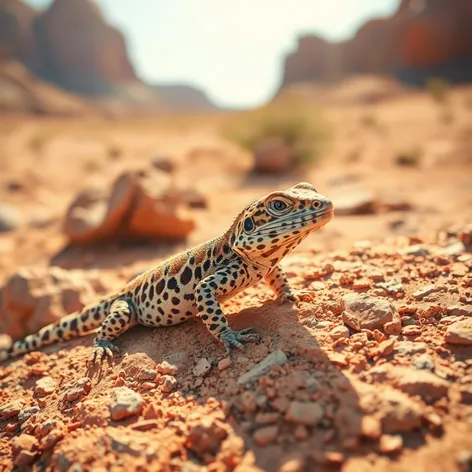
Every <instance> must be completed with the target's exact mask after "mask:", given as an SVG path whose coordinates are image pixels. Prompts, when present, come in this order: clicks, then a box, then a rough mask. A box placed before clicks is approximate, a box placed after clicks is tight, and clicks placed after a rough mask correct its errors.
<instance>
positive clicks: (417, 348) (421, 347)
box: [395, 341, 427, 356]
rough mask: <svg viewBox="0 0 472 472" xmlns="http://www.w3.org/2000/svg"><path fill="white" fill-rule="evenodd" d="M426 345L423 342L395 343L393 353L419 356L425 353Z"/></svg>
mask: <svg viewBox="0 0 472 472" xmlns="http://www.w3.org/2000/svg"><path fill="white" fill-rule="evenodd" d="M426 347H427V346H426V344H425V343H423V342H419V343H415V342H413V341H397V343H396V344H395V352H398V353H399V354H402V355H404V356H406V355H409V354H419V353H422V352H426Z"/></svg>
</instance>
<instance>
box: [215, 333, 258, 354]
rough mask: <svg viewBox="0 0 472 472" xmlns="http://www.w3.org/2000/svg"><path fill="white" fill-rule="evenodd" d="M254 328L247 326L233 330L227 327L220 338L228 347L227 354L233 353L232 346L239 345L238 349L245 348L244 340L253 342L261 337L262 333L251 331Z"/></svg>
mask: <svg viewBox="0 0 472 472" xmlns="http://www.w3.org/2000/svg"><path fill="white" fill-rule="evenodd" d="M250 331H252V328H246V329H243V330H241V331H233V330H232V329H227V330H225V331H224V332H223V333H221V335H220V340H221V341H222V342H223V344H224V345H225V348H226V354H230V353H231V348H233V347H237V348H238V349H242V350H244V345H243V344H242V343H243V342H252V341H257V340H259V339H260V335H258V334H256V333H250Z"/></svg>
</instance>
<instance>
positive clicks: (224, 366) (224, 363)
mask: <svg viewBox="0 0 472 472" xmlns="http://www.w3.org/2000/svg"><path fill="white" fill-rule="evenodd" d="M231 364H232V360H231V359H230V358H229V357H225V358H224V359H221V361H220V362H218V370H225V369H227V368H228V367H229V366H230V365H231Z"/></svg>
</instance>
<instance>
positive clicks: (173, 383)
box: [162, 375, 177, 393]
mask: <svg viewBox="0 0 472 472" xmlns="http://www.w3.org/2000/svg"><path fill="white" fill-rule="evenodd" d="M176 387H177V379H176V378H175V377H173V376H172V375H164V383H163V384H162V391H163V392H166V393H169V392H172V391H173V390H175V388H176Z"/></svg>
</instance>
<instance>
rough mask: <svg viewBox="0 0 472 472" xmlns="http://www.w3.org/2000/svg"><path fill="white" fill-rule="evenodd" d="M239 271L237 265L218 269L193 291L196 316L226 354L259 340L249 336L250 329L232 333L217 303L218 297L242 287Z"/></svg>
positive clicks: (257, 337) (255, 335)
mask: <svg viewBox="0 0 472 472" xmlns="http://www.w3.org/2000/svg"><path fill="white" fill-rule="evenodd" d="M240 270H241V266H240V265H239V264H233V265H230V266H228V267H226V268H223V269H220V270H218V271H216V272H215V273H214V274H212V275H209V276H208V277H206V278H205V279H203V280H202V281H201V282H200V283H199V284H198V285H197V287H196V289H195V296H196V299H197V306H198V316H199V317H200V318H201V319H202V320H203V322H204V323H205V326H206V327H207V329H208V331H210V333H211V334H212V335H213V336H214V337H215V338H216V339H218V340H219V341H221V342H222V343H223V344H224V345H225V347H226V353H227V354H229V353H230V352H231V348H232V347H237V348H239V349H244V346H243V344H242V343H243V342H246V341H256V340H257V339H259V336H258V335H257V334H249V332H250V331H251V330H252V328H246V329H243V330H242V331H233V330H232V329H231V328H230V326H229V325H228V320H227V319H226V317H225V316H224V313H223V310H222V309H221V306H220V303H219V301H218V297H221V296H224V295H226V294H228V293H230V292H231V291H233V290H234V289H235V287H236V286H241V285H242V283H241V275H240ZM246 275H247V274H246ZM238 278H239V281H238Z"/></svg>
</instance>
